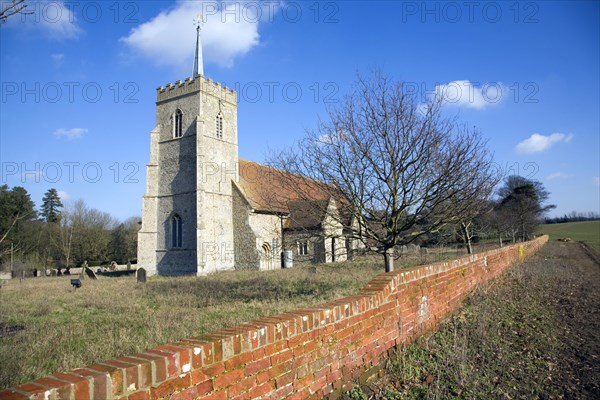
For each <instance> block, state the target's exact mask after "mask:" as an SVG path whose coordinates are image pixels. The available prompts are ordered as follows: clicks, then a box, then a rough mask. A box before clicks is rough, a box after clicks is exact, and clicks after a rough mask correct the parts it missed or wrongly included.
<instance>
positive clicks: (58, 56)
mask: <svg viewBox="0 0 600 400" xmlns="http://www.w3.org/2000/svg"><path fill="white" fill-rule="evenodd" d="M50 58H51V59H52V63H53V64H54V66H55V67H60V66H61V65H62V63H63V60H64V59H65V55H64V54H63V53H53V54H50Z"/></svg>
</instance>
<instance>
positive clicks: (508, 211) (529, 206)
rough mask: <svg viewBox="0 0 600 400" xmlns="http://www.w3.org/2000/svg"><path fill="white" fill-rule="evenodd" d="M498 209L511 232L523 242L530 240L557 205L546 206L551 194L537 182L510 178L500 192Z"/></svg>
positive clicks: (514, 177) (521, 178)
mask: <svg viewBox="0 0 600 400" xmlns="http://www.w3.org/2000/svg"><path fill="white" fill-rule="evenodd" d="M498 195H499V196H500V199H499V203H498V206H497V209H498V210H499V211H500V212H502V214H503V216H504V219H505V220H506V221H505V223H506V224H507V226H508V227H509V230H511V231H512V232H513V235H514V234H515V233H518V235H519V237H520V238H521V240H523V241H525V240H527V239H529V238H530V237H531V236H532V235H533V232H534V231H535V229H536V227H537V225H538V224H540V223H541V222H542V219H543V216H544V214H545V213H546V212H548V211H549V210H551V209H553V208H555V207H556V206H555V205H552V204H550V205H545V204H544V203H546V201H547V200H548V198H549V197H550V193H549V192H548V191H547V190H546V189H545V188H544V186H543V185H542V184H541V183H540V182H537V181H531V180H529V179H526V178H523V177H522V176H509V177H508V178H506V182H505V184H504V186H502V187H501V188H500V189H499V190H498Z"/></svg>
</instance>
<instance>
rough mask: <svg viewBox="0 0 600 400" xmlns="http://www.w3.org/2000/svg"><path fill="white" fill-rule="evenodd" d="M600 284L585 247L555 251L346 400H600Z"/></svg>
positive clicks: (469, 305)
mask: <svg viewBox="0 0 600 400" xmlns="http://www.w3.org/2000/svg"><path fill="white" fill-rule="evenodd" d="M599 275H600V269H598V264H597V263H595V262H594V261H593V259H592V258H590V257H589V255H587V254H586V252H585V251H583V249H581V248H580V246H579V244H577V243H568V244H559V243H557V242H551V243H549V244H547V245H546V246H545V247H544V248H543V249H542V250H541V251H540V252H539V253H538V254H537V255H536V256H535V257H534V258H533V259H531V260H529V261H528V262H526V263H524V264H522V265H520V266H517V267H514V268H511V269H509V270H508V271H507V272H506V273H505V274H504V276H502V277H501V278H500V279H499V280H498V281H496V284H495V285H492V286H491V287H481V288H479V289H478V290H476V291H475V292H474V293H473V294H472V295H471V296H470V298H469V299H468V301H467V302H466V304H465V306H464V307H463V308H461V309H460V310H459V311H458V312H456V313H455V314H454V315H452V316H451V317H450V318H448V319H447V320H445V321H443V322H442V324H441V325H440V328H439V330H438V331H436V332H433V333H431V334H430V335H428V336H424V337H420V338H419V339H417V340H416V341H415V342H413V343H411V344H408V345H406V346H405V347H403V348H401V349H396V350H395V351H394V352H393V353H392V354H391V356H390V357H389V359H388V360H387V362H386V364H385V374H384V377H383V378H382V379H381V380H379V381H377V382H375V383H371V384H369V385H362V386H356V387H354V388H353V389H352V390H351V391H349V392H348V393H346V394H345V398H347V399H353V400H359V399H360V400H367V399H534V398H535V399H538V398H542V399H544V398H567V399H573V398H581V399H587V398H589V399H597V398H599V397H598V396H599V395H600V374H599V371H600V362H599V361H598V356H597V354H598V348H599V346H598V327H599V325H600V324H599V322H598V321H599V319H598V313H599V312H598V310H599V308H598V305H599V299H600V297H599V296H598V293H599V292H598V290H599V289H600V284H598V282H599V280H598V276H599Z"/></svg>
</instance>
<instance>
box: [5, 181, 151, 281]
mask: <svg viewBox="0 0 600 400" xmlns="http://www.w3.org/2000/svg"><path fill="white" fill-rule="evenodd" d="M139 227H140V218H139V217H131V218H128V219H126V220H125V221H118V220H117V219H116V218H114V217H112V216H111V215H110V214H108V213H106V212H102V211H99V210H97V209H94V208H91V207H89V206H87V205H86V204H85V202H84V201H83V200H77V201H74V202H73V203H69V204H67V205H65V204H63V201H62V199H61V198H60V196H59V194H58V191H57V190H56V189H53V188H52V189H49V190H48V191H47V192H46V193H45V195H44V197H43V198H42V203H41V206H40V208H39V209H36V207H35V203H34V202H33V201H32V200H31V196H30V195H29V193H27V190H26V189H25V188H23V187H20V186H15V187H13V188H9V187H8V186H7V185H3V186H0V264H1V265H2V266H3V269H4V270H6V269H8V268H9V267H8V265H9V264H11V263H12V265H13V267H15V266H16V267H15V268H17V269H21V268H20V267H23V268H26V269H33V268H38V269H48V268H59V267H60V268H66V267H74V266H78V265H81V264H82V263H83V262H84V261H87V262H88V264H89V265H106V264H109V263H110V262H111V261H116V262H117V263H119V264H124V263H127V262H128V261H135V258H136V253H137V231H138V230H139Z"/></svg>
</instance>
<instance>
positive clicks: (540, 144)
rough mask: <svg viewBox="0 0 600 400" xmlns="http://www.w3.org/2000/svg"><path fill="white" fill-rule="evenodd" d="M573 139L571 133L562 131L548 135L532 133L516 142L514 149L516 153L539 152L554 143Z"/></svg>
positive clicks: (567, 141)
mask: <svg viewBox="0 0 600 400" xmlns="http://www.w3.org/2000/svg"><path fill="white" fill-rule="evenodd" d="M572 139H573V135H571V134H569V135H565V134H564V133H553V134H551V135H548V136H544V135H540V134H539V133H534V134H532V135H531V136H530V137H529V138H527V139H525V140H523V141H522V142H521V143H519V144H517V146H516V147H515V150H516V151H517V153H521V154H529V153H539V152H542V151H545V150H548V149H549V148H550V146H552V145H553V144H554V143H561V142H564V143H569V142H570V141H571V140H572Z"/></svg>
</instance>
